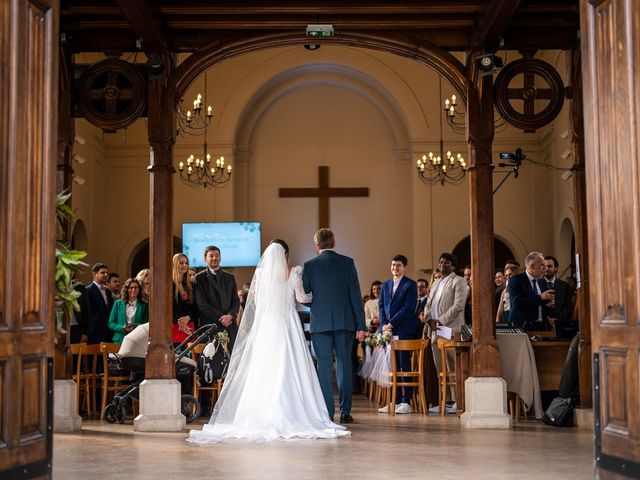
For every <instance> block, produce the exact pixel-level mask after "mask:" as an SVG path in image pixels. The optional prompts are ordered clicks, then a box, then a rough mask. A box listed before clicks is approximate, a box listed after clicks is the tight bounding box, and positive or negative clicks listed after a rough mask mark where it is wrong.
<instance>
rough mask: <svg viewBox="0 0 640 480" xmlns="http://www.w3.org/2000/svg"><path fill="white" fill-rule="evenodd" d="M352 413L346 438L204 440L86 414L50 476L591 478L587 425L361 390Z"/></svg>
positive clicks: (59, 443) (57, 439)
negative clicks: (478, 421)
mask: <svg viewBox="0 0 640 480" xmlns="http://www.w3.org/2000/svg"><path fill="white" fill-rule="evenodd" d="M352 413H353V416H354V417H355V419H356V423H354V424H352V425H351V426H350V430H351V431H352V435H351V437H350V438H341V439H337V440H304V441H294V442H274V443H269V444H246V443H242V444H217V445H209V446H204V447H203V446H198V445H191V444H187V443H186V442H185V441H184V439H185V438H186V436H187V431H186V430H185V432H184V433H137V432H134V431H133V425H132V423H131V421H129V422H128V423H126V424H124V425H111V424H107V423H100V422H97V421H85V422H84V424H83V429H82V432H81V433H78V434H56V435H55V436H54V458H53V460H54V461H53V478H54V479H59V480H63V479H64V480H70V479H93V478H95V479H98V478H100V479H154V480H160V479H189V480H195V479H198V480H199V479H209V478H221V479H224V480H230V479H238V478H241V479H253V478H256V479H257V478H268V479H271V478H272V479H288V478H291V479H316V478H317V479H351V478H353V479H358V480H360V479H376V478H384V479H389V480H396V479H410V478H419V479H428V478H433V479H449V478H452V479H453V478H457V479H465V478H466V477H470V476H473V479H474V480H481V479H500V478H509V479H522V478H536V479H551V478H558V479H577V478H580V479H584V478H593V454H592V450H593V436H592V433H591V432H590V431H588V430H580V429H575V428H573V429H559V428H553V427H548V426H546V425H544V424H542V423H541V422H537V421H525V422H521V423H519V424H517V426H516V428H514V429H511V430H507V431H500V430H495V431H480V430H473V431H465V430H463V429H462V428H461V427H460V421H459V419H458V418H457V417H456V416H447V417H444V418H443V417H440V416H437V415H429V416H428V417H424V416H422V415H418V414H411V415H397V416H395V417H391V416H389V415H385V414H379V413H377V411H376V409H375V408H374V407H373V405H372V404H370V403H369V401H368V400H366V399H364V398H363V397H362V396H357V397H356V398H354V411H353V412H352ZM203 420H204V419H203ZM202 423H203V422H199V423H198V424H196V425H195V427H196V428H198V427H199V425H201V424H202Z"/></svg>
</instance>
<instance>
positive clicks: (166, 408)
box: [133, 379, 186, 432]
mask: <svg viewBox="0 0 640 480" xmlns="http://www.w3.org/2000/svg"><path fill="white" fill-rule="evenodd" d="M180 395H181V393H180V382H178V381H177V380H175V379H162V380H145V381H144V382H142V383H141V384H140V415H138V416H137V417H136V418H135V419H134V420H133V429H134V430H135V431H136V432H181V431H182V430H184V427H185V425H186V421H185V416H184V415H182V413H181V412H180Z"/></svg>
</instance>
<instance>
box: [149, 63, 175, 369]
mask: <svg viewBox="0 0 640 480" xmlns="http://www.w3.org/2000/svg"><path fill="white" fill-rule="evenodd" d="M174 65H175V61H174V59H173V57H171V56H170V55H169V54H168V53H167V54H165V66H164V71H163V72H162V73H160V74H158V75H153V76H151V77H150V78H149V84H148V107H147V108H148V131H149V143H150V147H151V149H150V166H149V174H150V175H149V182H150V189H149V190H150V192H149V193H150V208H149V232H150V241H149V264H150V268H151V295H150V300H149V341H150V343H149V349H148V352H147V361H146V368H145V375H146V378H148V379H171V378H175V368H174V359H173V348H172V345H171V317H172V311H173V303H172V300H171V256H172V254H173V232H172V222H173V173H174V172H175V169H174V168H173V145H174V143H175V133H176V122H175V105H174V95H175V81H174V77H173V70H174Z"/></svg>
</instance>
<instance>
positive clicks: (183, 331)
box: [171, 253, 196, 345]
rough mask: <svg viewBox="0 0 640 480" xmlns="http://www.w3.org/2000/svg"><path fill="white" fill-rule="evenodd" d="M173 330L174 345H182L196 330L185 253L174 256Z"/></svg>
mask: <svg viewBox="0 0 640 480" xmlns="http://www.w3.org/2000/svg"><path fill="white" fill-rule="evenodd" d="M172 278H173V328H172V335H171V337H172V341H173V343H174V345H178V344H180V343H182V341H184V340H185V339H186V338H187V337H188V336H189V335H191V334H192V333H193V331H194V330H195V318H196V308H195V305H194V303H193V284H192V283H191V281H190V280H189V259H188V258H187V256H186V255H185V254H183V253H176V254H175V255H174V256H173V272H172Z"/></svg>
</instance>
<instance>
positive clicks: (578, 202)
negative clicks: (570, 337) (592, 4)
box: [570, 45, 593, 408]
mask: <svg viewBox="0 0 640 480" xmlns="http://www.w3.org/2000/svg"><path fill="white" fill-rule="evenodd" d="M570 68H571V72H570V73H571V86H572V101H571V125H572V130H573V132H572V139H573V140H572V141H573V158H574V159H575V163H574V165H573V167H572V169H573V190H574V202H573V203H574V205H575V212H576V214H575V215H576V250H577V252H578V253H579V254H580V279H581V282H582V284H581V287H580V288H579V289H578V293H577V296H576V302H577V307H578V321H579V322H580V343H579V347H578V371H579V374H580V406H581V407H582V408H591V407H592V406H593V402H592V397H593V396H592V384H593V367H592V363H591V314H590V302H589V285H588V283H585V282H588V280H589V241H588V239H589V231H588V230H587V187H586V179H585V172H584V111H583V108H582V72H581V68H582V66H581V59H580V46H579V45H578V46H577V47H576V48H574V49H573V50H572V52H571V58H570Z"/></svg>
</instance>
